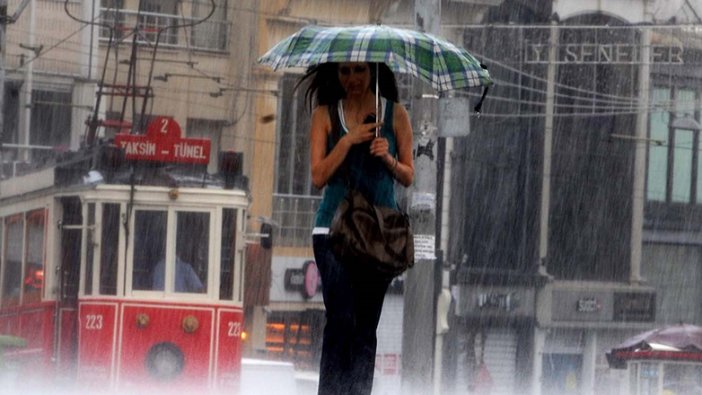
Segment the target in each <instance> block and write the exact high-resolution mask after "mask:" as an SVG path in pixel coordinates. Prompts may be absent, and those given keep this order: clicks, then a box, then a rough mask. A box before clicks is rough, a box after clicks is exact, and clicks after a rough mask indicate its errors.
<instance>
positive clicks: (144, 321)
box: [136, 313, 150, 328]
mask: <svg viewBox="0 0 702 395" xmlns="http://www.w3.org/2000/svg"><path fill="white" fill-rule="evenodd" d="M149 321H150V319H149V316H148V314H146V313H139V314H137V316H136V326H137V328H146V327H147V326H149Z"/></svg>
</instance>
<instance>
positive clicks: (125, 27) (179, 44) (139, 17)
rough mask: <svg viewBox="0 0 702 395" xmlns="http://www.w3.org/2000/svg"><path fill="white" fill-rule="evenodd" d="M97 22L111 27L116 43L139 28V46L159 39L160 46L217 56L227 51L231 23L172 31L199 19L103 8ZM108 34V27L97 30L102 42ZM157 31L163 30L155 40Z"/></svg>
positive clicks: (211, 22)
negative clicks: (187, 49)
mask: <svg viewBox="0 0 702 395" xmlns="http://www.w3.org/2000/svg"><path fill="white" fill-rule="evenodd" d="M100 18H101V22H102V23H103V24H107V25H109V26H112V28H113V30H114V36H115V37H114V39H115V40H120V39H123V38H125V37H126V36H127V35H129V34H130V33H131V32H132V31H133V30H134V28H135V27H138V36H137V42H138V43H140V44H146V45H153V44H155V43H156V40H157V39H159V46H163V47H169V48H190V49H196V50H206V51H216V52H227V51H228V50H229V30H230V25H231V23H230V22H228V21H212V20H208V21H205V22H202V23H200V24H197V25H195V26H192V27H188V28H185V29H184V28H177V27H176V28H174V27H175V26H182V25H184V24H188V23H193V22H196V21H197V20H199V19H197V18H190V17H183V16H180V15H172V14H158V13H154V12H145V11H142V12H138V11H135V10H125V9H117V8H102V9H101V10H100ZM109 30H110V29H108V28H107V27H102V28H101V29H100V40H101V41H107V40H108V39H109V37H110V31H109ZM160 30H162V32H161V36H160V37H158V32H159V31H160ZM186 32H187V34H186ZM188 41H189V42H188ZM130 42H131V39H130Z"/></svg>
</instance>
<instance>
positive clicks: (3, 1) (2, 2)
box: [0, 0, 7, 179]
mask: <svg viewBox="0 0 702 395" xmlns="http://www.w3.org/2000/svg"><path fill="white" fill-rule="evenodd" d="M6 32H7V0H0V179H2V178H3V177H4V174H3V171H2V140H3V137H4V134H5V132H4V131H5V111H4V109H5V54H6V53H7V38H6V37H5V33H6Z"/></svg>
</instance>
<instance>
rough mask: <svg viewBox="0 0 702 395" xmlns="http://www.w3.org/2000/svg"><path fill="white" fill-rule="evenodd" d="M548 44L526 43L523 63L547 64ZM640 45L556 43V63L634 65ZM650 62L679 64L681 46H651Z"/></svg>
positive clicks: (638, 55)
mask: <svg viewBox="0 0 702 395" xmlns="http://www.w3.org/2000/svg"><path fill="white" fill-rule="evenodd" d="M548 49H549V44H535V43H529V42H527V43H526V45H525V46H524V59H525V63H540V64H546V63H549V56H548ZM641 57H642V56H641V46H640V45H637V44H625V43H620V44H602V43H568V44H560V45H557V46H556V59H555V60H554V63H556V64H638V63H642V62H643V60H644V59H641ZM647 60H648V62H650V63H667V64H683V63H684V62H683V47H682V46H676V45H672V46H671V45H651V51H650V56H649V59H647Z"/></svg>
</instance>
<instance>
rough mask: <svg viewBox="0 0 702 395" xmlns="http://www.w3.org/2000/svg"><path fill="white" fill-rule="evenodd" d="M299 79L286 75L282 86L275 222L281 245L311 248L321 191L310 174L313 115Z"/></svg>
mask: <svg viewBox="0 0 702 395" xmlns="http://www.w3.org/2000/svg"><path fill="white" fill-rule="evenodd" d="M299 78H300V76H299V75H293V74H288V75H285V76H284V77H283V78H282V79H281V82H280V92H281V96H280V102H279V104H278V107H279V108H280V122H278V125H279V126H278V153H277V158H278V163H277V171H276V181H275V186H276V195H275V196H274V197H273V220H274V221H275V222H276V223H278V224H279V225H280V226H279V227H277V229H276V232H277V233H278V234H275V235H274V238H275V240H277V243H276V244H277V245H280V246H289V247H302V246H309V243H310V235H311V234H312V227H313V226H314V214H315V211H316V209H317V207H318V205H319V200H320V197H319V196H320V194H321V191H320V190H318V189H317V188H315V187H314V186H313V185H312V175H311V173H310V144H309V133H310V111H309V110H308V109H307V107H306V104H305V98H304V96H305V89H304V87H300V88H298V89H297V90H295V89H294V88H295V84H296V83H297V81H298V79H299Z"/></svg>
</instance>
